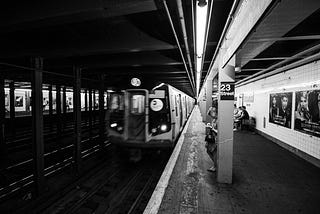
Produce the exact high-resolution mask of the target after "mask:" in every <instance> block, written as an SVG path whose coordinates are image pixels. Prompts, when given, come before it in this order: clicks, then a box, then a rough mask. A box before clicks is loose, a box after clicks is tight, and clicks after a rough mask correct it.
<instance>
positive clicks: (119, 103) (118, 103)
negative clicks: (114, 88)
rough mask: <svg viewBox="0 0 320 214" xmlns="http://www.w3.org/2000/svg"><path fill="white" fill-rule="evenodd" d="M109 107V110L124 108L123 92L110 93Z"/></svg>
mask: <svg viewBox="0 0 320 214" xmlns="http://www.w3.org/2000/svg"><path fill="white" fill-rule="evenodd" d="M109 108H110V110H111V111H121V110H124V99H123V94H116V93H112V94H110V102H109Z"/></svg>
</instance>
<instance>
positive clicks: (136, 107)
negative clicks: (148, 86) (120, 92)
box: [130, 94, 145, 114]
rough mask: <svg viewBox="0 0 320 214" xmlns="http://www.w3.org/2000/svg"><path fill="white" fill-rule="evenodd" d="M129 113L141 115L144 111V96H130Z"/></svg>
mask: <svg viewBox="0 0 320 214" xmlns="http://www.w3.org/2000/svg"><path fill="white" fill-rule="evenodd" d="M130 101H131V103H130V113H131V114H142V113H144V111H145V96H144V95H141V94H135V95H132V96H131V100H130Z"/></svg>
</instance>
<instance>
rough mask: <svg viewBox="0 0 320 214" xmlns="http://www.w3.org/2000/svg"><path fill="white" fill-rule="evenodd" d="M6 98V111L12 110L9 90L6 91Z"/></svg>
mask: <svg viewBox="0 0 320 214" xmlns="http://www.w3.org/2000/svg"><path fill="white" fill-rule="evenodd" d="M4 96H5V98H4V103H5V109H6V112H9V111H10V97H9V92H7V91H6V92H5V95H4Z"/></svg>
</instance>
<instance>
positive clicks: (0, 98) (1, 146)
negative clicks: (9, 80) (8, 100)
mask: <svg viewBox="0 0 320 214" xmlns="http://www.w3.org/2000/svg"><path fill="white" fill-rule="evenodd" d="M5 116H6V111H5V91H4V75H3V73H1V72H0V155H1V157H0V161H1V163H0V172H1V170H2V169H3V168H5V167H6V166H5V162H6V155H7V151H6V147H7V146H6V142H5V140H4V139H5V138H4V124H5Z"/></svg>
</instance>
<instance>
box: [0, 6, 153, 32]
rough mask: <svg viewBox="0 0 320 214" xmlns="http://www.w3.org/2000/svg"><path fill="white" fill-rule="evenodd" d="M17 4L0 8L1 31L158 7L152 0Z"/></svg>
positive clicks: (64, 23) (151, 9)
mask: <svg viewBox="0 0 320 214" xmlns="http://www.w3.org/2000/svg"><path fill="white" fill-rule="evenodd" d="M19 4H20V7H17V6H16V3H13V4H12V5H10V4H9V5H8V6H6V7H3V9H2V10H1V11H0V12H1V15H2V16H1V19H0V27H1V32H13V31H17V30H19V31H20V30H24V29H32V28H40V27H50V26H56V25H66V24H71V23H80V22H85V21H90V20H96V19H99V18H109V17H115V16H124V15H129V14H134V13H142V12H147V11H153V10H157V7H156V5H155V3H154V1H153V0H126V1H119V0H108V1H99V0H90V1H78V0H70V1H64V0H56V1H52V2H51V3H50V2H47V1H37V2H36V5H34V4H32V3H30V2H27V1H26V2H21V3H20V2H19ZM38 8H41V10H40V9H38ZM13 14H14V16H13Z"/></svg>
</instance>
